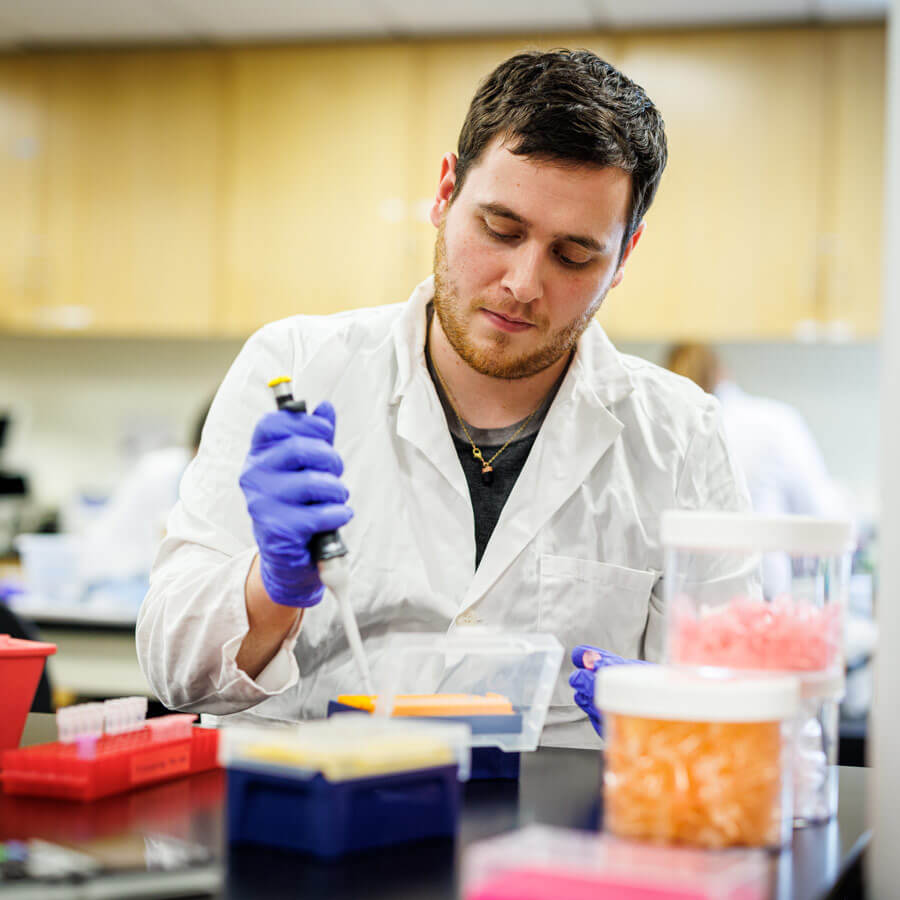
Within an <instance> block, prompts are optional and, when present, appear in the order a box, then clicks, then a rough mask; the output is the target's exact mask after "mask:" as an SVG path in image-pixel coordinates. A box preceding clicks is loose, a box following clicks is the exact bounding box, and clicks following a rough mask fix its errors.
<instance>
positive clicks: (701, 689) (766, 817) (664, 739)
mask: <svg viewBox="0 0 900 900" xmlns="http://www.w3.org/2000/svg"><path fill="white" fill-rule="evenodd" d="M595 690H596V693H595V702H596V705H597V708H598V709H599V710H600V711H601V712H602V714H603V721H604V736H605V739H606V746H605V756H604V759H605V763H604V773H603V821H604V827H605V828H607V829H608V830H609V831H611V832H613V833H614V834H616V835H618V836H620V837H627V838H637V839H642V840H650V841H654V842H657V843H666V844H685V845H693V846H699V847H705V848H723V847H770V848H776V847H782V846H784V845H785V844H787V843H788V842H789V840H790V836H791V827H792V822H793V797H792V780H793V779H792V765H793V760H794V756H793V726H794V721H795V719H796V716H797V713H798V710H799V704H800V686H799V680H798V679H797V678H793V677H774V676H770V677H765V676H747V675H736V674H734V673H729V672H726V671H723V670H712V669H705V670H702V671H690V670H687V669H676V668H674V667H670V666H611V667H609V668H606V669H601V670H600V671H599V672H598V674H597V680H596V689H595Z"/></svg>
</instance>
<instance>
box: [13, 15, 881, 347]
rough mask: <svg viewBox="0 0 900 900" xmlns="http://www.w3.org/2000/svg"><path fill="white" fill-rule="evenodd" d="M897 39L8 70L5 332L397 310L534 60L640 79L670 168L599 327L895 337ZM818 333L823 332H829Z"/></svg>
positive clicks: (189, 325) (122, 56)
mask: <svg viewBox="0 0 900 900" xmlns="http://www.w3.org/2000/svg"><path fill="white" fill-rule="evenodd" d="M884 34H885V32H884V29H883V28H881V27H878V26H854V27H849V26H848V27H844V26H842V27H836V28H815V29H814V28H779V29H748V30H746V31H738V30H729V31H717V30H709V31H695V32H672V33H658V32H657V33H627V34H618V35H612V36H610V35H591V34H578V35H565V34H557V35H553V36H551V37H548V38H546V39H529V38H502V39H500V38H497V39H484V40H428V41H424V40H423V41H411V42H393V43H343V44H333V45H322V44H316V45H298V46H292V47H268V46H267V47H256V48H237V49H226V48H219V49H215V50H208V51H206V50H204V51H199V50H172V51H140V52H127V53H126V52H102V53H101V52H86V53H54V54H24V55H10V56H4V57H0V196H2V197H3V203H2V205H0V329H3V330H6V331H9V332H28V331H36V330H47V329H49V330H52V331H58V330H64V329H66V328H71V329H80V330H82V331H84V332H86V333H92V334H109V335H119V334H121V335H142V334H147V335H150V334H156V335H185V336H204V335H244V334H247V333H249V332H250V331H252V330H254V329H255V328H257V327H258V326H260V325H261V324H263V323H264V322H267V321H271V320H272V319H276V318H280V317H283V316H287V315H291V314H293V313H297V312H308V313H327V312H334V311H337V310H341V309H349V308H354V307H361V306H370V305H376V304H380V303H389V302H400V301H403V300H404V299H405V298H406V297H407V296H408V294H409V292H410V290H411V288H412V287H413V285H414V284H415V283H416V282H417V281H418V280H420V279H421V278H423V277H425V276H426V275H427V274H429V273H430V271H431V268H432V257H433V250H434V238H435V232H434V228H433V226H432V225H431V223H430V221H429V220H428V210H429V207H430V204H431V199H432V197H433V196H434V192H435V190H436V187H437V182H438V176H439V171H440V162H441V158H442V156H443V155H444V154H445V153H447V152H450V151H455V150H456V145H457V139H458V134H459V129H460V127H461V125H462V121H463V118H464V116H465V114H466V111H467V109H468V105H469V103H470V101H471V98H472V94H473V92H474V90H475V88H476V86H477V84H478V82H479V81H480V79H481V78H483V77H484V76H485V75H486V74H487V73H488V72H489V71H490V70H491V69H492V68H493V67H494V66H495V65H496V64H497V63H498V62H500V61H501V60H503V59H505V58H506V57H508V56H509V55H511V54H512V53H515V52H517V51H519V50H521V49H522V48H523V47H535V48H539V49H544V48H549V47H553V46H586V47H589V48H590V49H593V50H595V51H596V52H597V53H599V54H600V55H601V56H603V57H605V58H606V59H608V60H609V61H610V62H612V63H613V64H615V65H617V66H619V67H620V68H621V69H622V70H623V71H624V72H625V73H626V74H628V75H629V76H630V77H632V78H634V79H635V80H636V81H638V82H639V83H640V84H641V85H643V87H644V88H645V89H646V90H647V92H648V93H649V95H650V96H651V98H653V100H654V101H655V102H656V103H657V105H658V106H659V107H660V109H661V111H662V113H663V116H664V118H665V119H666V123H667V132H668V136H669V146H670V160H669V166H668V169H667V171H666V173H665V174H664V176H663V181H662V186H661V188H660V191H659V194H658V197H657V199H656V201H655V203H654V205H653V207H652V208H651V210H650V212H649V214H648V216H647V231H646V234H645V235H644V237H643V239H642V241H641V243H640V245H639V246H638V247H637V250H636V251H635V254H634V255H633V257H632V258H631V260H630V261H629V263H628V266H627V269H626V275H625V280H624V282H623V284H622V285H621V286H620V287H618V288H616V289H615V290H614V291H612V292H611V293H610V295H609V297H608V298H607V300H606V303H605V304H604V306H603V308H602V309H601V311H600V313H599V319H600V321H601V322H602V323H603V325H604V326H605V327H606V328H607V329H608V330H609V332H610V334H611V335H612V336H613V337H614V338H618V339H632V340H667V341H668V340H675V339H679V338H692V339H700V340H710V341H721V340H749V339H791V338H794V337H795V336H797V334H798V332H799V331H802V330H803V329H804V328H805V327H808V326H810V324H811V323H812V327H811V332H812V333H813V334H817V335H819V336H828V335H829V334H831V335H833V336H840V335H841V334H849V335H853V336H859V337H871V336H873V335H875V334H877V332H878V327H879V305H880V304H879V298H880V290H881V234H882V189H883V175H882V170H883V162H884V161H883V141H884V124H883V119H884V114H883V108H884V67H885V63H884V60H885V48H884ZM807 330H810V329H809V328H807Z"/></svg>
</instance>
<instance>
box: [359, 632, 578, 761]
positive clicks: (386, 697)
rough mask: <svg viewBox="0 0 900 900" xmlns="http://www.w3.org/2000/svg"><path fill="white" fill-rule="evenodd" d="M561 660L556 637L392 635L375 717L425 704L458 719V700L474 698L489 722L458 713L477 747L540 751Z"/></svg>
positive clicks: (473, 714)
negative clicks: (416, 701)
mask: <svg viewBox="0 0 900 900" xmlns="http://www.w3.org/2000/svg"><path fill="white" fill-rule="evenodd" d="M562 657H563V648H562V645H561V644H560V643H559V641H558V640H557V639H556V638H555V637H554V636H553V635H551V634H538V633H524V634H508V633H503V632H499V631H493V630H490V629H482V628H478V627H469V628H466V629H465V633H454V634H396V635H392V636H391V637H390V638H389V639H388V642H387V645H386V652H385V658H387V659H389V660H390V661H391V665H390V667H389V668H388V669H387V671H383V673H380V674H379V677H378V679H377V681H376V683H377V685H378V688H379V694H378V698H377V701H376V702H375V714H376V717H378V716H391V715H392V714H394V711H395V708H397V709H398V710H399V709H400V708H401V706H402V705H406V704H407V703H409V702H410V700H409V698H410V697H419V698H421V699H422V701H423V702H424V703H425V704H428V703H431V704H434V705H436V706H439V705H440V704H441V702H442V698H445V699H446V701H447V703H446V706H445V708H446V709H447V710H448V714H449V716H450V717H453V716H454V713H453V703H454V702H456V701H457V700H458V698H459V696H460V695H470V696H471V695H474V697H475V698H480V699H481V700H482V701H483V702H488V701H489V702H490V705H489V707H486V714H483V715H480V714H479V710H478V708H477V706H476V705H475V704H473V705H472V706H471V707H470V709H469V710H468V711H467V710H466V709H465V708H464V707H460V708H459V711H458V713H456V716H457V717H458V718H459V719H461V720H465V721H467V722H468V723H469V725H470V726H471V746H473V747H499V748H500V749H501V750H504V751H507V752H515V751H521V750H534V749H535V748H536V747H537V745H538V741H539V740H540V736H541V730H542V729H543V727H544V721H545V719H546V718H547V710H548V708H549V706H550V698H551V696H552V694H553V687H554V685H555V684H556V679H557V676H558V675H559V668H560V665H561V664H562ZM420 707H422V704H418V705H417V708H420ZM411 714H413V713H411Z"/></svg>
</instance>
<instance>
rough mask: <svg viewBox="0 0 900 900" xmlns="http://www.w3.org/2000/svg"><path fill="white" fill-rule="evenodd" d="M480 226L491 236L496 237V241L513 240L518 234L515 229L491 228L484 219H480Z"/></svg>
mask: <svg viewBox="0 0 900 900" xmlns="http://www.w3.org/2000/svg"><path fill="white" fill-rule="evenodd" d="M481 224H482V227H483V228H484V230H485V232H486V233H487V234H488V235H489V236H490V237H492V238H496V239H497V240H498V241H514V240H515V239H516V238H517V237H518V236H519V234H518V232H516V231H510V232H507V231H497V229H496V228H491V226H490V225H488V223H487V222H486V221H484V220H482V223H481Z"/></svg>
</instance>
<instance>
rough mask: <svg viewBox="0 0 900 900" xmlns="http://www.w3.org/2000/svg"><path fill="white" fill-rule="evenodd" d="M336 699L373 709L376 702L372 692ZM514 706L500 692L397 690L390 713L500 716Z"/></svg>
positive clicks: (401, 714) (397, 715) (400, 715)
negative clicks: (407, 691) (403, 691)
mask: <svg viewBox="0 0 900 900" xmlns="http://www.w3.org/2000/svg"><path fill="white" fill-rule="evenodd" d="M337 702H338V703H343V704H344V705H345V706H355V707H356V708H357V709H360V710H363V711H364V712H374V711H375V705H376V703H377V702H378V697H377V695H373V694H341V695H340V696H339V697H338V698H337ZM512 713H513V706H512V703H510V702H509V700H508V699H507V698H506V697H504V696H503V695H502V694H491V693H487V694H484V695H482V694H398V695H397V697H395V698H394V707H393V710H392V711H391V715H393V716H396V717H398V718H400V717H402V716H434V717H437V716H498V715H499V716H503V715H512Z"/></svg>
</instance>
